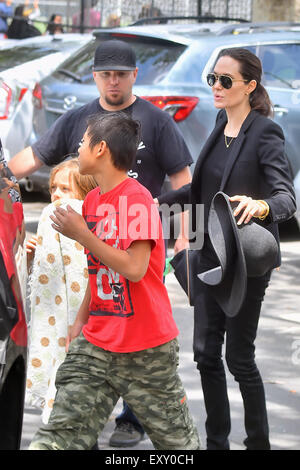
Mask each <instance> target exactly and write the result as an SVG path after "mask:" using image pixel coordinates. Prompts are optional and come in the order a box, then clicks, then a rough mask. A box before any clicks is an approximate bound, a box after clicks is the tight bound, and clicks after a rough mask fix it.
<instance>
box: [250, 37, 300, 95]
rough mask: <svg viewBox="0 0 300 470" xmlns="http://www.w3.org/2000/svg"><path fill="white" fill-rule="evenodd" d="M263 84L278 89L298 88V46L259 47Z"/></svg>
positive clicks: (276, 45)
mask: <svg viewBox="0 0 300 470" xmlns="http://www.w3.org/2000/svg"><path fill="white" fill-rule="evenodd" d="M259 57H260V59H261V61H262V67H263V71H264V83H265V85H267V86H273V87H275V86H276V87H280V88H297V87H298V88H299V80H300V61H299V57H300V44H271V45H263V46H260V47H259Z"/></svg>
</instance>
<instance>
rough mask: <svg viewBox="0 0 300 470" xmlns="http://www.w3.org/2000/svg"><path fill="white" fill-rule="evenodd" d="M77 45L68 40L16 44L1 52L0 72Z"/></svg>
mask: <svg viewBox="0 0 300 470" xmlns="http://www.w3.org/2000/svg"><path fill="white" fill-rule="evenodd" d="M75 45H76V42H75V41H74V43H72V42H70V41H68V42H64V41H62V42H58V41H57V42H51V43H49V44H31V45H30V44H27V45H26V46H25V45H23V46H14V47H13V48H8V49H2V50H1V52H0V72H2V71H3V70H7V69H9V68H11V67H16V66H17V65H22V64H24V63H25V62H29V61H31V60H36V59H40V58H41V57H44V56H45V55H47V54H54V53H56V52H60V51H63V50H65V49H67V48H70V49H72V47H74V46H75Z"/></svg>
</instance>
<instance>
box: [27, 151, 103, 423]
mask: <svg viewBox="0 0 300 470" xmlns="http://www.w3.org/2000/svg"><path fill="white" fill-rule="evenodd" d="M96 186H97V184H96V182H95V180H94V179H93V177H91V176H88V175H86V176H84V175H81V174H80V173H79V163H78V159H72V160H67V161H65V162H62V163H61V164H59V165H58V166H56V167H54V168H53V170H52V172H51V174H50V179H49V190H50V195H51V204H49V205H48V206H47V207H45V209H44V210H43V212H42V214H41V218H40V221H39V224H38V230H37V234H36V236H34V237H32V238H31V239H30V240H28V242H27V245H26V247H27V261H28V267H30V268H32V272H31V275H30V282H29V285H30V301H31V314H30V326H29V332H30V342H29V358H28V371H27V384H26V402H27V404H28V405H31V406H38V407H40V408H42V410H43V413H42V419H43V422H44V423H46V422H47V421H48V417H49V414H50V412H51V409H52V403H53V400H54V397H55V393H56V389H55V385H54V381H55V375H56V370H57V367H58V366H59V365H60V364H61V362H62V361H63V360H64V357H65V338H66V336H67V334H68V328H69V327H70V326H71V325H72V324H73V321H74V318H75V315H76V313H77V310H78V308H79V306H80V304H81V302H82V298H83V295H84V292H85V289H86V284H87V280H88V274H87V263H86V256H85V255H84V250H83V247H82V246H81V245H80V244H79V243H77V242H73V241H72V240H70V239H69V238H66V237H64V236H63V235H61V234H58V233H57V232H56V231H55V230H54V229H53V228H52V227H51V223H52V222H51V219H50V215H51V214H52V213H53V211H54V210H55V208H56V207H57V206H61V207H64V206H65V205H66V204H68V205H70V206H71V207H72V208H73V209H74V210H75V211H77V212H78V213H81V208H82V204H83V199H84V198H85V196H86V194H87V193H88V192H89V191H90V190H91V189H94V188H95V187H96Z"/></svg>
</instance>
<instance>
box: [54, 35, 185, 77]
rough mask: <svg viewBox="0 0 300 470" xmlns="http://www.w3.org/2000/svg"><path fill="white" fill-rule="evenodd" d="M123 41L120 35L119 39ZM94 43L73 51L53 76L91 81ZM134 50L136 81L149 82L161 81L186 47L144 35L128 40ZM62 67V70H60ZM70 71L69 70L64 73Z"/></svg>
mask: <svg viewBox="0 0 300 470" xmlns="http://www.w3.org/2000/svg"><path fill="white" fill-rule="evenodd" d="M122 40H123V38H122ZM96 45H97V43H92V44H88V45H87V46H86V47H85V48H84V49H83V50H81V52H80V54H74V55H73V56H72V57H70V58H69V59H68V60H66V61H65V62H64V63H63V64H62V65H61V67H60V68H59V69H58V70H56V73H55V75H56V76H57V77H58V78H59V80H61V81H62V80H63V81H65V82H72V81H74V79H75V78H74V77H76V78H77V79H80V80H81V82H84V83H91V82H92V81H93V77H92V66H93V61H94V52H95V48H96ZM130 45H131V46H132V48H133V49H134V50H135V53H136V60H137V63H136V65H137V67H138V69H139V72H138V75H137V80H136V84H137V85H148V84H155V83H158V82H160V81H161V80H162V79H163V78H164V77H165V76H166V74H167V73H168V72H169V70H170V69H171V68H172V67H173V65H174V64H175V62H176V61H177V60H178V58H179V57H180V55H181V54H182V53H183V52H184V50H185V49H186V46H184V45H182V44H178V43H173V42H169V41H153V40H148V39H144V38H139V39H135V40H132V39H131V40H130ZM61 69H62V70H63V73H61V72H59V70H61ZM66 72H69V73H66Z"/></svg>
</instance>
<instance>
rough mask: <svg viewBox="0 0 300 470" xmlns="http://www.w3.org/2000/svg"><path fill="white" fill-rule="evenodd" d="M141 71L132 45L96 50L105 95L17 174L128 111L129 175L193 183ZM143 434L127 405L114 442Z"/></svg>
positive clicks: (32, 152) (15, 165) (180, 243)
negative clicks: (141, 87)
mask: <svg viewBox="0 0 300 470" xmlns="http://www.w3.org/2000/svg"><path fill="white" fill-rule="evenodd" d="M137 73H138V69H137V67H136V57H135V53H134V51H133V50H132V48H131V47H130V46H129V45H128V44H127V43H125V42H123V41H119V40H109V41H104V42H102V43H101V44H100V45H99V46H98V47H97V49H96V51H95V57H94V67H93V77H94V80H95V83H96V86H97V88H98V91H99V94H100V99H99V98H96V99H95V100H93V101H92V102H90V103H88V104H86V105H84V106H82V107H80V108H78V109H75V110H71V111H69V112H67V113H65V114H64V115H62V116H61V117H60V118H59V119H57V121H55V123H54V124H53V125H52V126H51V128H50V129H49V130H48V131H47V132H46V133H45V134H44V136H43V137H42V138H41V139H40V140H39V141H38V142H36V143H35V144H34V145H33V146H32V147H27V148H26V149H24V150H23V151H21V152H19V153H18V154H17V155H15V157H14V158H13V159H12V160H11V161H10V162H9V166H10V169H11V171H12V172H13V173H14V174H15V176H16V177H17V178H22V177H24V176H27V175H29V174H31V173H33V172H34V171H35V170H37V169H38V168H39V167H41V166H42V165H43V164H46V165H49V166H50V165H55V164H58V163H59V162H61V161H62V160H64V159H65V158H67V156H68V155H70V154H76V153H77V149H78V143H79V142H80V140H81V139H82V136H83V134H84V132H85V130H86V126H87V124H86V122H87V118H88V117H89V116H90V115H93V114H96V113H108V112H112V111H113V112H116V111H123V112H126V113H128V114H129V115H130V116H131V117H132V118H133V119H135V120H138V121H140V122H141V134H142V135H141V142H140V145H139V148H138V152H137V158H136V162H135V164H134V166H133V168H132V169H131V170H130V171H129V175H130V176H132V177H133V178H136V179H138V181H139V182H140V183H141V184H143V185H144V186H145V187H146V188H147V189H148V190H149V191H150V192H151V194H152V196H153V197H157V196H158V195H159V194H160V193H161V188H162V185H163V182H164V180H165V177H166V175H168V176H169V179H170V183H171V186H172V188H173V189H178V188H180V187H181V186H183V185H184V184H187V183H189V182H190V181H191V175H190V170H189V165H191V164H192V162H193V160H192V157H191V155H190V153H189V150H188V148H187V146H186V144H185V142H184V139H183V137H182V135H181V133H180V131H179V130H178V128H177V126H176V125H175V123H174V121H173V119H172V118H171V116H170V115H169V114H167V113H165V112H163V111H161V110H160V109H159V108H157V107H155V106H154V105H152V104H151V103H149V102H148V101H146V100H144V99H141V98H139V97H138V96H135V95H134V94H133V93H132V87H133V85H134V83H135V80H136V77H137ZM187 243H188V242H187V240H186V239H185V237H184V236H183V234H180V236H179V237H178V240H177V241H176V244H175V251H179V250H180V249H182V248H185V247H186V246H187ZM143 434H144V431H143V428H142V427H141V426H140V424H139V422H138V421H137V420H136V418H135V416H134V415H133V414H132V413H131V411H130V409H129V408H128V407H127V406H126V407H125V408H124V409H123V412H122V414H121V416H119V417H118V418H117V427H116V430H115V432H114V434H113V435H112V437H111V440H110V444H111V445H114V446H117V447H121V446H126V447H128V446H132V445H135V444H137V443H138V442H139V440H140V439H142V437H143Z"/></svg>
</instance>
